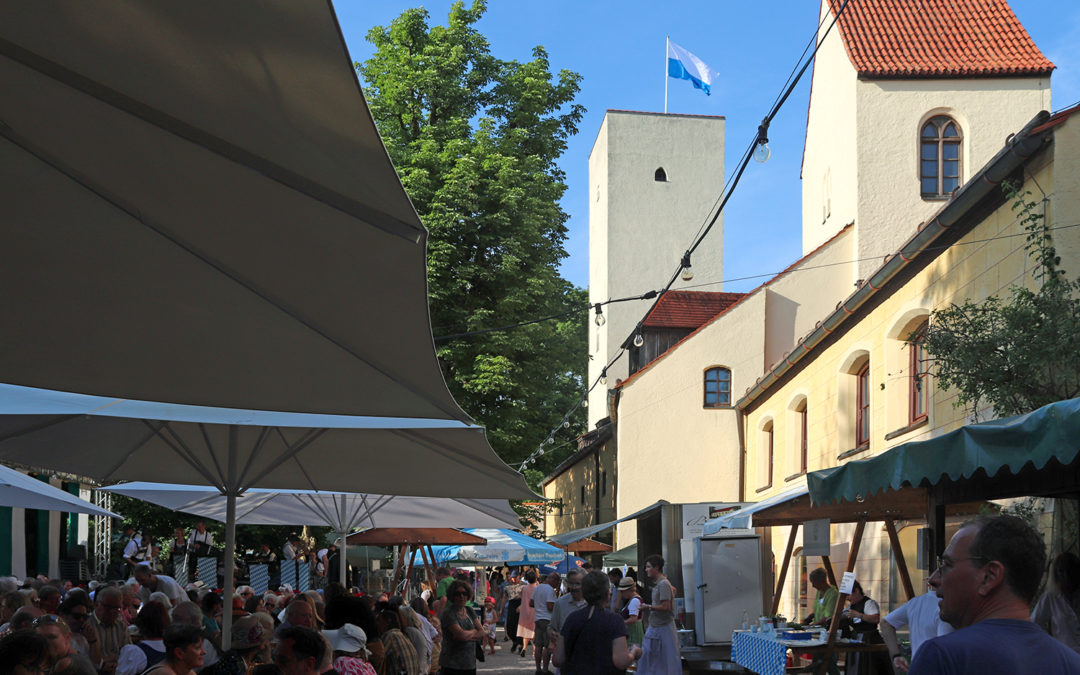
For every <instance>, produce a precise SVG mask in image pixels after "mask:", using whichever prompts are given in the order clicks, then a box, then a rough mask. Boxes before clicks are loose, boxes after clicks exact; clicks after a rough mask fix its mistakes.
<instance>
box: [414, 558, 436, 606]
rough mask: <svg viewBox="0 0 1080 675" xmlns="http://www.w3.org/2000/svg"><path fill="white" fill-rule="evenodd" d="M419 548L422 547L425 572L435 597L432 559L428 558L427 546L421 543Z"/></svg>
mask: <svg viewBox="0 0 1080 675" xmlns="http://www.w3.org/2000/svg"><path fill="white" fill-rule="evenodd" d="M417 548H419V549H420V557H421V558H423V559H424V573H425V574H426V575H427V582H428V586H429V587H431V597H435V570H434V569H432V566H431V559H430V558H428V554H427V547H426V546H423V545H421V546H417ZM424 618H427V617H424Z"/></svg>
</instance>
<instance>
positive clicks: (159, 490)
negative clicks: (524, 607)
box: [102, 481, 521, 584]
mask: <svg viewBox="0 0 1080 675" xmlns="http://www.w3.org/2000/svg"><path fill="white" fill-rule="evenodd" d="M102 489H104V490H107V491H108V492H113V493H116V494H121V495H125V496H128V497H134V498H136V499H141V500H143V501H147V502H151V503H153V504H157V505H159V506H164V507H166V508H169V509H172V510H174V511H183V512H184V513H191V514H194V515H197V516H203V517H205V518H212V519H214V520H218V521H222V522H224V521H225V520H226V514H227V503H226V499H225V497H223V496H222V495H221V493H220V492H218V491H217V490H214V489H212V488H207V487H205V486H201V485H173V484H170V483H147V482H141V481H136V482H132V483H121V484H119V485H112V486H109V487H106V488H102ZM236 523H237V524H238V525H322V526H326V527H330V528H333V530H334V531H335V532H336V533H337V534H338V536H339V537H340V538H341V539H342V556H343V557H345V556H346V551H345V546H346V544H345V538H346V535H348V533H349V532H351V531H352V530H354V529H356V528H358V527H455V528H462V527H506V526H510V527H520V526H521V521H520V520H519V519H518V516H517V514H516V513H515V512H514V510H513V509H512V508H511V507H510V503H509V502H507V501H506V500H505V499H464V498H456V499H455V498H449V497H404V496H394V495H379V494H356V493H348V492H316V491H312V490H267V489H259V488H253V489H250V490H247V491H245V492H244V493H243V494H242V495H240V496H239V497H237V499H236ZM339 570H340V574H341V576H340V579H339V581H341V583H342V584H344V583H345V565H339Z"/></svg>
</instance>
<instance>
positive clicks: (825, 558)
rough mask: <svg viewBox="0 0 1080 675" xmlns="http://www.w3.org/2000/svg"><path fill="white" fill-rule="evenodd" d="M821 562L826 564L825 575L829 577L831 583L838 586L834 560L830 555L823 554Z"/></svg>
mask: <svg viewBox="0 0 1080 675" xmlns="http://www.w3.org/2000/svg"><path fill="white" fill-rule="evenodd" d="M821 564H822V565H824V566H825V576H826V577H828V579H829V585H830V586H836V585H837V583H836V574H835V573H834V572H833V568H832V561H831V560H829V556H827V555H823V556H821Z"/></svg>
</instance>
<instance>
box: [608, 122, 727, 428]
mask: <svg viewBox="0 0 1080 675" xmlns="http://www.w3.org/2000/svg"><path fill="white" fill-rule="evenodd" d="M723 189H724V118H723V117H713V116H700V115H673V114H663V113H642V112H630V111H623V110H609V111H607V114H606V115H605V116H604V121H603V123H602V124H601V125H600V133H599V134H597V137H596V142H595V143H594V144H593V148H592V152H591V153H590V154H589V302H591V303H593V304H595V303H602V302H606V301H607V300H610V299H615V298H622V297H626V296H631V295H640V294H642V293H645V292H646V291H649V290H658V289H660V288H663V286H664V284H666V283H667V282H668V280H669V279H670V278H671V275H672V274H673V273H674V272H675V271H676V269H677V268H678V266H679V262H680V260H681V258H682V255H683V252H684V251H686V249H687V248H688V247H689V246H690V245H691V244H692V243H693V240H694V237H695V235H696V233H697V232H698V230H699V229H700V228H701V226H702V225H703V224H704V223H705V222H706V219H707V218H709V217H710V216H711V214H712V211H711V209H712V206H713V204H714V203H715V201H716V198H717V197H718V196H719V195H720V193H721V192H722V191H723ZM723 235H724V229H723V219H720V220H719V221H717V223H716V225H715V226H714V227H713V229H712V231H711V232H710V234H709V236H708V238H706V240H705V242H704V243H703V244H702V245H701V246H700V247H699V248H698V249H697V251H695V253H694V255H693V258H692V259H691V263H692V266H693V271H694V278H693V280H692V281H689V282H683V281H682V280H681V279H679V280H678V281H677V282H676V283H675V285H674V286H673V288H685V287H687V286H694V285H697V284H701V283H708V282H719V281H720V280H721V279H722V278H723V276H722V273H723V255H724V236H723ZM702 290H709V291H720V290H723V289H722V288H721V286H720V285H719V284H717V285H710V286H708V287H706V288H703V289H702ZM650 303H651V301H640V302H621V303H615V304H611V305H605V306H604V308H603V314H604V319H605V322H604V325H603V326H599V327H598V326H597V325H596V324H595V322H594V319H595V316H594V317H592V318H590V324H589V357H590V360H589V384H592V383H593V382H595V381H596V379H597V378H598V377H600V374H601V371H602V370H603V368H604V366H605V365H606V364H607V363H608V362H609V361H610V360H611V359H612V358H613V357H614V356H615V354H617V353H618V351H619V349H620V347H621V345H622V343H623V341H624V340H625V339H626V338H627V337H629V336H630V334H631V332H632V331H633V330H634V328H635V326H636V325H637V322H638V321H639V320H641V319H642V318H643V317H644V314H645V312H646V311H647V310H648V308H649V306H650ZM627 363H628V358H627V356H626V355H625V354H624V355H623V356H622V358H620V359H619V361H618V362H616V363H615V364H614V365H613V366H612V367H611V368H609V369H608V371H607V377H608V379H607V384H606V385H603V384H601V385H597V386H596V388H595V389H593V391H592V392H591V393H590V395H589V426H590V427H592V426H593V425H594V424H595V423H596V422H597V421H598V420H600V419H603V418H604V417H607V416H608V410H607V392H608V389H610V388H611V387H614V386H615V383H616V382H617V381H618V380H619V379H621V378H625V377H626V376H627V372H628V370H627Z"/></svg>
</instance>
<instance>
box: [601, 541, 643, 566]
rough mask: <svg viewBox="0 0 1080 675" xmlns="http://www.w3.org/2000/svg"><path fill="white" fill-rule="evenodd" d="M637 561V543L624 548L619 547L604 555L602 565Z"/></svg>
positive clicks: (632, 563)
mask: <svg viewBox="0 0 1080 675" xmlns="http://www.w3.org/2000/svg"><path fill="white" fill-rule="evenodd" d="M637 562H638V560H637V544H630V545H629V546H627V547H626V548H620V549H619V550H618V551H613V552H611V553H608V554H607V555H606V556H604V567H619V566H620V565H636V564H637Z"/></svg>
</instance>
